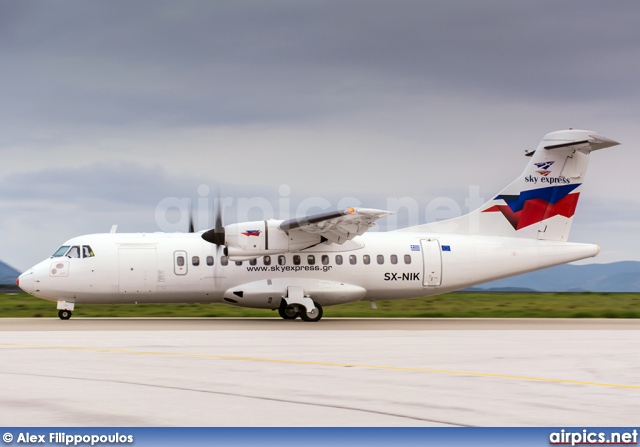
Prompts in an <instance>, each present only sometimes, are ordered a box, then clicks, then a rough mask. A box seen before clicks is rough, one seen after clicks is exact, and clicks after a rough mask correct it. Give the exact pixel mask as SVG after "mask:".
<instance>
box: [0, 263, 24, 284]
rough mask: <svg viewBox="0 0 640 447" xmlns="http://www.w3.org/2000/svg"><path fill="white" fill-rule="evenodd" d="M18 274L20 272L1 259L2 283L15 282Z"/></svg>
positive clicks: (0, 282) (0, 272) (0, 273)
mask: <svg viewBox="0 0 640 447" xmlns="http://www.w3.org/2000/svg"><path fill="white" fill-rule="evenodd" d="M18 276H20V272H18V271H17V270H16V269H14V268H13V267H11V266H9V265H7V264H5V263H4V262H2V261H0V284H15V283H16V278H17V277H18Z"/></svg>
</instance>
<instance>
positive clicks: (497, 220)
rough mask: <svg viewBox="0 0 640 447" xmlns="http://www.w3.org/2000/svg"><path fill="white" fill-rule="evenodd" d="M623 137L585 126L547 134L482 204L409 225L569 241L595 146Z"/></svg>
mask: <svg viewBox="0 0 640 447" xmlns="http://www.w3.org/2000/svg"><path fill="white" fill-rule="evenodd" d="M617 144H619V143H617V142H615V141H613V140H610V139H608V138H605V137H601V136H598V135H596V134H595V132H591V131H587V130H573V129H570V130H561V131H558V132H552V133H550V134H547V135H545V137H544V138H543V139H542V141H541V142H540V145H539V146H538V148H537V149H536V150H535V151H533V152H530V153H528V154H527V156H530V157H531V159H530V160H529V164H528V165H527V167H526V168H525V170H524V172H523V174H522V175H521V176H520V177H518V178H517V179H516V180H514V181H513V182H512V183H511V184H510V185H509V186H507V187H506V188H504V189H503V190H502V191H500V193H499V194H498V195H497V196H495V197H494V198H493V199H492V200H490V201H489V202H487V203H486V204H484V205H483V206H482V207H480V208H479V209H477V210H475V211H473V212H471V213H469V214H467V215H465V216H462V217H459V218H456V219H451V220H447V221H442V222H435V223H432V224H427V225H421V226H420V227H421V228H417V227H413V228H412V229H410V230H411V231H415V230H418V231H421V230H425V231H432V232H439V233H457V234H481V235H487V236H506V237H522V238H530V239H544V240H554V241H566V240H567V238H568V236H569V230H570V229H571V223H572V221H573V215H574V213H575V210H576V206H577V204H578V198H579V197H580V189H581V185H582V183H583V182H584V177H585V173H586V170H587V165H588V163H589V156H590V154H591V152H592V151H594V150H598V149H604V148H606V147H611V146H615V145H617Z"/></svg>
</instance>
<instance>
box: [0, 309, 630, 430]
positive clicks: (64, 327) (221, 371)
mask: <svg viewBox="0 0 640 447" xmlns="http://www.w3.org/2000/svg"><path fill="white" fill-rule="evenodd" d="M0 328H1V329H2V332H1V333H0V379H1V380H2V383H3V387H2V393H0V421H2V425H5V426H48V425H52V426H92V425H98V426H406V425H409V426H425V425H428V426H437V425H454V426H469V425H470V426H505V425H524V426H582V425H586V426H598V425H616V426H637V424H638V416H637V415H638V414H640V375H639V374H638V371H640V356H638V352H640V333H639V332H638V331H637V330H638V329H639V328H640V325H639V324H638V322H637V321H636V320H437V319H436V320H430V319H427V320H395V319H394V320H378V319H375V320H358V319H337V320H331V319H327V320H323V321H321V322H319V323H315V324H309V323H303V322H290V321H282V320H256V319H248V320H244V319H179V320H174V319H72V320H69V321H60V320H54V319H0Z"/></svg>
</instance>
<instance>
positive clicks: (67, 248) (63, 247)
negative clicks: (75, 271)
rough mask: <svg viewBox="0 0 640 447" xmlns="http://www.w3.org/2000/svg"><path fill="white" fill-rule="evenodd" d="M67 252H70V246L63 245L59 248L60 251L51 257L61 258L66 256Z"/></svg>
mask: <svg viewBox="0 0 640 447" xmlns="http://www.w3.org/2000/svg"><path fill="white" fill-rule="evenodd" d="M67 250H69V246H68V245H63V246H62V247H60V248H58V250H56V252H55V253H54V254H52V255H51V257H52V258H59V257H60V256H64V254H65V253H66V252H67Z"/></svg>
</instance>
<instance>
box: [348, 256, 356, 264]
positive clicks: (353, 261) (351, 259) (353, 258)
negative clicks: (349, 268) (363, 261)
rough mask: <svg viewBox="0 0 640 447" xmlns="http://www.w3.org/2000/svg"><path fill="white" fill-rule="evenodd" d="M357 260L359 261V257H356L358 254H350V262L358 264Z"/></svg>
mask: <svg viewBox="0 0 640 447" xmlns="http://www.w3.org/2000/svg"><path fill="white" fill-rule="evenodd" d="M356 262H358V258H356V255H349V264H351V265H356Z"/></svg>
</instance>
